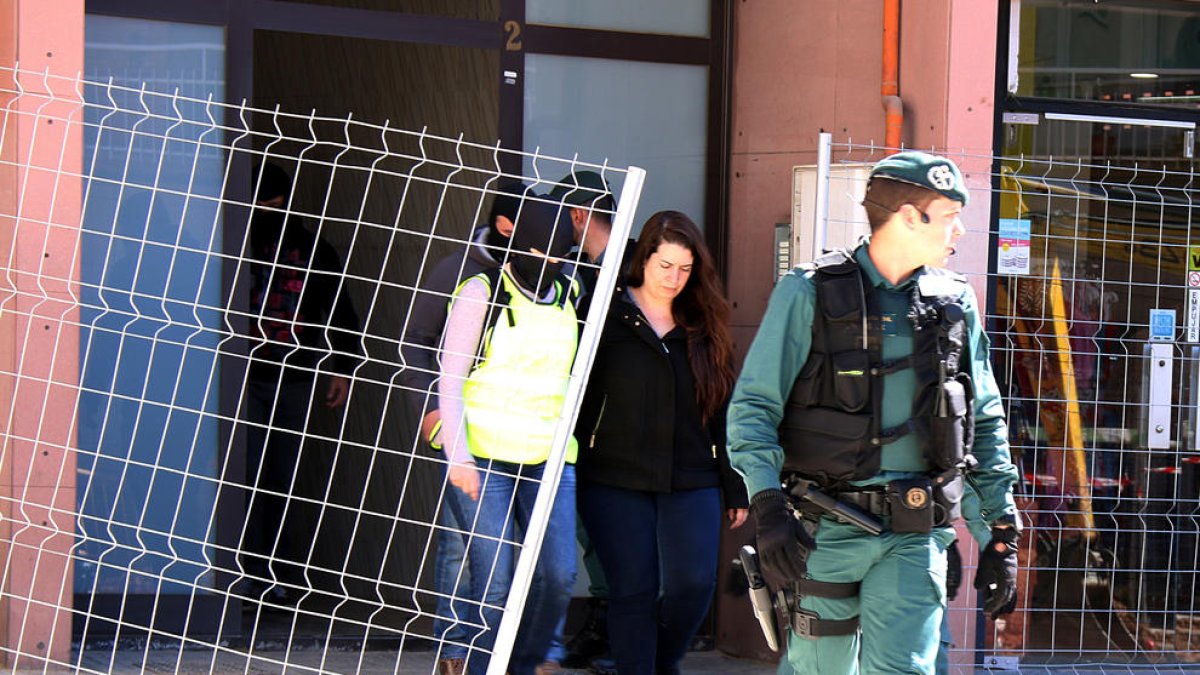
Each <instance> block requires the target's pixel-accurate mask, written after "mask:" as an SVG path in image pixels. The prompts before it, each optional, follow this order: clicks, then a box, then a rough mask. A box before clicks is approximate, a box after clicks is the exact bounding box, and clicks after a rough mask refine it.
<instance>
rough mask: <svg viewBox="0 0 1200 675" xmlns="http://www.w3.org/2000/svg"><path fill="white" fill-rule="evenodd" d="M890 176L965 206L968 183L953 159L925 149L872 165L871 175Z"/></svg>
mask: <svg viewBox="0 0 1200 675" xmlns="http://www.w3.org/2000/svg"><path fill="white" fill-rule="evenodd" d="M876 177H879V178H890V179H892V180H898V181H900V182H901V183H910V184H912V185H919V186H920V187H923V188H927V189H930V190H933V191H934V192H936V193H938V194H940V195H941V196H943V197H948V198H950V199H953V200H955V201H959V202H962V203H963V206H966V205H967V197H968V193H967V185H966V183H964V182H963V177H962V173H961V172H959V170H958V167H957V166H955V164H954V162H953V161H951V160H950V159H948V158H946V157H938V156H937V155H930V154H928V153H925V152H915V151H911V150H910V151H905V152H898V153H896V154H894V155H891V156H890V157H884V158H883V159H881V160H879V161H878V162H877V163H876V164H875V166H873V167H871V175H870V178H876Z"/></svg>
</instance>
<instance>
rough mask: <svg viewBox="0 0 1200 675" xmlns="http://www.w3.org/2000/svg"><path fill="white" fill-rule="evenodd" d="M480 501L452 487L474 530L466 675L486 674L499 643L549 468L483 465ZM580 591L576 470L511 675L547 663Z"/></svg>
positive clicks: (563, 488) (545, 543) (562, 492)
mask: <svg viewBox="0 0 1200 675" xmlns="http://www.w3.org/2000/svg"><path fill="white" fill-rule="evenodd" d="M478 468H479V472H480V483H481V487H480V496H479V501H478V502H475V501H472V500H471V498H470V497H468V496H467V495H466V494H464V493H463V492H462V491H461V490H458V489H456V488H452V487H448V488H447V492H448V493H450V494H452V495H453V498H452V499H451V500H450V502H451V506H452V507H453V508H454V509H455V510H456V514H455V515H456V517H457V518H458V520H459V522H461V523H464V524H473V527H471V528H469V529H470V530H471V534H470V535H468V537H467V549H466V551H467V565H468V567H469V568H470V573H471V591H470V597H469V600H470V601H471V602H472V603H473V604H472V606H473V607H474V608H475V610H474V612H473V615H472V616H471V617H469V621H470V622H471V623H472V624H476V625H475V626H471V627H468V636H467V643H468V644H469V645H470V650H469V656H468V662H467V670H468V672H471V673H483V672H485V671H486V670H487V665H488V662H489V660H490V657H491V652H492V649H493V647H494V645H495V642H496V631H497V630H498V628H499V626H500V620H501V618H502V617H503V614H504V603H505V602H507V600H508V590H509V587H510V586H511V585H512V581H513V569H514V567H515V566H516V557H517V552H518V547H519V544H520V542H521V540H522V539H523V538H524V536H525V531H526V528H527V526H528V525H529V518H530V515H531V513H532V511H533V504H534V501H535V500H536V499H537V493H538V489H539V488H540V486H541V478H542V472H543V471H544V469H545V464H524V465H522V464H511V463H508V462H499V461H485V460H480V461H479V463H478ZM574 586H575V467H574V466H573V465H570V464H568V465H567V466H565V467H563V474H562V480H561V481H560V482H559V486H558V491H557V492H556V493H555V497H554V504H553V507H552V508H551V510H550V520H549V523H548V524H547V526H546V536H545V538H544V539H543V540H542V550H541V553H540V555H539V556H538V562H537V566H536V567H535V569H534V574H533V582H532V585H531V586H530V588H529V597H528V598H527V599H526V602H525V610H524V613H523V614H522V616H521V624H520V627H519V628H518V630H517V639H516V644H514V645H513V652H512V658H511V659H509V663H508V666H509V667H508V672H509V673H511V675H531V674H532V673H533V671H534V669H535V668H536V667H537V666H538V665H540V664H541V663H542V662H543V661H545V660H546V655H547V654H548V652H549V650H550V644H551V641H552V640H553V638H554V635H555V630H556V628H557V626H558V622H559V620H560V619H561V618H562V616H563V615H564V614H565V613H566V611H567V604H568V603H569V602H570V600H571V589H572V588H573V587H574Z"/></svg>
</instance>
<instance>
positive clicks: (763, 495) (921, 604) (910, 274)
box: [729, 152, 1019, 675]
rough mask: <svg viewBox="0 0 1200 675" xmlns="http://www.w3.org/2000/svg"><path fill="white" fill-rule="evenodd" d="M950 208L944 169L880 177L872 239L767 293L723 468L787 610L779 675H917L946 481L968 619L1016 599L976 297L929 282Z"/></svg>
mask: <svg viewBox="0 0 1200 675" xmlns="http://www.w3.org/2000/svg"><path fill="white" fill-rule="evenodd" d="M967 199H968V193H967V189H966V186H965V185H964V183H963V179H962V175H961V173H960V172H959V170H958V167H957V166H955V164H954V163H953V162H952V161H950V160H949V159H947V158H945V157H939V156H934V155H929V154H925V153H920V152H902V153H898V154H895V155H892V156H890V157H887V158H885V159H883V160H881V161H880V162H879V163H877V164H876V165H875V166H874V167H873V168H872V170H871V174H870V179H869V182H868V185H867V192H866V196H865V198H864V200H863V206H864V207H865V208H866V211H867V216H868V219H869V221H870V224H871V235H870V237H869V238H868V239H867V240H865V241H864V242H863V243H862V244H861V245H859V246H858V247H857V248H856V249H855V250H853V251H840V252H834V253H831V254H827V255H825V256H823V257H822V258H820V259H818V260H817V261H815V262H814V263H812V264H809V265H803V266H801V267H798V268H796V269H794V270H792V271H791V272H790V273H788V274H787V275H785V276H784V277H783V278H782V279H781V280H780V281H779V283H778V285H777V286H776V288H775V290H774V292H773V293H772V295H771V300H770V303H769V305H768V307H767V311H766V314H765V315H764V317H763V320H762V324H761V325H760V327H759V330H758V334H757V335H756V336H755V339H754V342H753V344H752V345H751V347H750V351H749V353H748V355H747V357H746V361H745V365H744V367H743V370H742V373H741V376H740V378H739V380H738V383H737V386H736V388H735V391H734V394H733V399H732V402H731V403H730V407H729V443H730V461H731V462H732V464H733V466H734V468H735V469H737V470H738V472H739V473H741V474H742V476H743V478H744V479H745V481H746V486H747V489H748V492H749V494H751V495H752V496H753V497H752V500H751V513H752V514H754V515H755V517H756V521H757V526H756V527H757V530H756V533H757V547H758V553H759V557H760V561H761V565H762V568H763V569H764V571H765V572H766V573H767V575H768V577H769V578H774V580H775V581H776V582H777V583H779V584H783V585H784V587H785V588H786V591H787V592H786V593H785V596H786V598H787V604H788V607H787V613H788V618H789V623H790V627H791V631H790V634H789V640H788V653H787V658H788V661H789V662H790V665H791V668H792V670H793V671H794V672H797V673H819V674H821V675H833V674H839V675H840V674H853V673H859V672H862V673H933V672H934V662H935V658H936V655H937V651H938V636H939V634H940V627H941V623H942V616H943V613H944V610H945V605H946V591H945V575H946V547H947V546H948V545H949V544H950V542H951V541H953V539H954V531H953V529H952V527H951V524H952V522H953V520H954V519H955V518H957V517H958V515H959V506H958V503H959V501H960V499H961V496H962V493H963V491H964V485H965V484H964V481H967V482H968V483H969V485H970V487H971V488H972V489H973V491H974V492H976V493H977V494H978V496H979V505H980V515H981V517H982V519H983V520H984V521H985V522H986V523H987V524H988V525H989V526H990V528H991V540H990V541H989V542H988V544H987V546H985V547H984V549H983V552H982V554H981V559H980V563H979V568H978V570H977V573H976V587H977V588H978V589H980V590H981V592H982V598H983V600H982V602H983V607H982V609H983V610H984V611H985V612H987V613H989V614H992V615H995V614H996V613H998V612H1000V611H1001V610H1003V609H1004V608H1005V606H1007V605H1008V604H1009V603H1010V601H1011V600H1012V598H1013V597H1015V593H1016V566H1017V562H1016V538H1017V535H1018V532H1019V519H1018V516H1017V510H1016V506H1015V504H1014V501H1013V494H1012V488H1013V485H1014V483H1015V482H1016V479H1017V471H1016V468H1015V467H1014V466H1013V464H1012V462H1011V460H1010V456H1009V450H1008V440H1007V433H1008V432H1007V426H1006V424H1005V421H1004V408H1003V405H1002V403H1001V400H1000V395H999V391H998V388H997V386H996V382H995V378H994V376H993V374H992V370H991V365H990V362H989V356H988V340H987V337H986V336H985V335H984V332H983V325H982V312H981V310H980V308H979V305H978V302H977V300H976V298H975V294H974V292H972V290H971V287H970V286H969V285H968V284H967V282H966V279H965V278H964V277H962V276H961V275H958V274H954V273H952V272H950V271H948V270H946V269H945V268H944V265H945V264H946V260H947V258H948V257H949V256H951V255H953V253H954V250H955V247H956V246H957V244H958V240H959V238H960V237H962V235H963V234H964V228H963V224H962V221H961V220H960V217H959V216H960V214H961V212H962V209H963V207H964V206H965V205H966V203H967ZM833 500H836V501H833ZM831 509H833V511H840V513H841V517H840V518H837V517H834V516H833V515H831V513H833V511H831ZM847 514H849V515H847Z"/></svg>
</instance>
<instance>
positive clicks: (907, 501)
mask: <svg viewBox="0 0 1200 675" xmlns="http://www.w3.org/2000/svg"><path fill="white" fill-rule="evenodd" d="M887 496H888V505H889V506H890V507H891V508H890V510H891V512H892V532H895V533H897V534H902V533H906V532H922V533H923V532H929V531H930V530H932V529H933V483H932V482H931V481H930V480H929V479H928V478H925V477H922V478H913V479H910V480H894V481H892V482H890V483H888V486H887Z"/></svg>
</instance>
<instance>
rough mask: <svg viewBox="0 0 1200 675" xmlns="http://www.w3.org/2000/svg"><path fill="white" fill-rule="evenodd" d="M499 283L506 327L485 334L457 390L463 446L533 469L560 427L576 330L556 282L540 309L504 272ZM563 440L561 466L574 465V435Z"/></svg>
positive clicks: (498, 324)
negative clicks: (460, 401) (506, 310)
mask: <svg viewBox="0 0 1200 675" xmlns="http://www.w3.org/2000/svg"><path fill="white" fill-rule="evenodd" d="M479 276H480V277H482V278H483V279H484V281H485V282H487V281H488V279H487V278H486V276H483V275H479ZM472 278H478V277H472ZM500 279H501V283H503V284H504V288H505V290H507V291H508V294H509V300H508V307H509V309H510V310H511V316H512V319H513V320H512V323H510V322H509V321H508V320H507V319H506V318H501V319H500V320H498V321H496V322H495V324H494V325H493V326H492V327H491V329H490V331H491V332H490V334H486V333H485V335H484V336H483V341H484V349H483V359H482V361H481V362H480V364H479V365H478V366H477V367H476V368H475V369H474V370H473V371H471V374H470V375H469V376H468V377H467V381H466V383H465V384H464V385H463V407H464V409H465V413H466V430H467V447H468V448H469V449H470V451H471V454H472V455H474V456H475V457H479V458H483V459H496V460H500V461H504V462H512V463H516V464H540V463H541V462H544V461H546V459H547V458H548V457H549V456H550V449H551V447H552V445H553V443H554V430H555V428H556V427H557V425H558V424H559V423H560V422H561V421H562V420H561V419H560V418H561V415H562V409H563V402H564V401H565V399H566V393H567V384H568V381H569V378H570V374H571V364H572V363H573V362H574V359H575V347H576V344H577V342H578V336H579V326H578V325H577V323H576V319H575V308H574V307H573V306H572V305H571V303H570V302H568V301H564V298H563V295H564V293H566V291H565V290H563V285H562V283H561V282H556V288H557V289H558V297H557V298H556V299H555V302H553V303H550V304H540V303H536V302H534V301H532V300H530V299H529V298H528V297H526V295H525V294H524V293H523V292H521V290H520V289H519V288H518V287H517V286H516V283H515V282H513V281H512V280H511V278H510V277H509V276H508V273H503V274H501V275H500ZM464 283H466V282H464ZM489 286H490V283H489ZM486 330H488V329H487V327H486V326H485V331H486ZM568 438H569V439H570V440H569V444H568V447H567V461H568V462H574V461H575V458H576V455H577V454H578V444H577V442H576V441H575V437H574V435H568Z"/></svg>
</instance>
